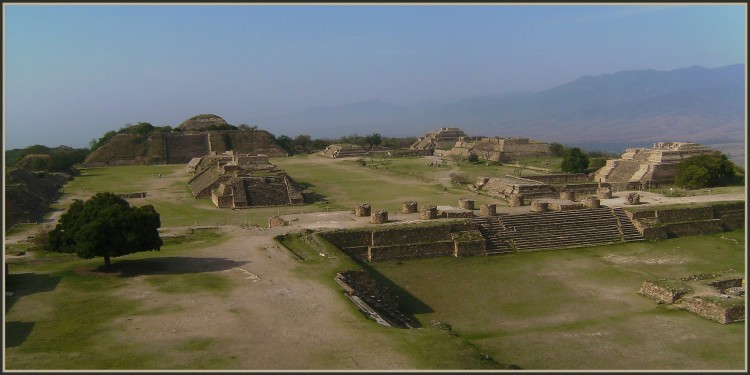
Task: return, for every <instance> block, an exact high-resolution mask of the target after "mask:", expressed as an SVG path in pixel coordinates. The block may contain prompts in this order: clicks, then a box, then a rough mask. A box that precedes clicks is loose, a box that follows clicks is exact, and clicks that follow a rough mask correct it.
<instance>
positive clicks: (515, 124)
mask: <svg viewBox="0 0 750 375" xmlns="http://www.w3.org/2000/svg"><path fill="white" fill-rule="evenodd" d="M745 92H746V88H745V65H744V64H735V65H728V66H724V67H719V68H712V69H708V68H704V67H700V66H692V67H689V68H683V69H676V70H670V71H657V70H629V71H623V72H619V73H613V74H605V75H598V76H583V77H580V78H578V79H576V80H574V81H571V82H568V83H565V84H562V85H560V86H557V87H554V88H551V89H549V90H546V91H540V92H517V93H507V94H497V95H487V96H477V97H471V98H467V99H461V100H454V101H438V100H429V101H424V102H421V103H418V104H415V105H411V106H403V105H396V104H391V103H388V102H386V101H383V100H380V99H372V100H367V101H361V102H356V103H348V104H343V105H340V106H329V107H315V108H309V109H305V110H302V111H299V112H297V113H293V114H290V115H284V116H273V117H257V118H252V119H251V123H254V124H258V125H259V126H260V127H262V128H265V129H273V130H272V131H273V133H274V134H275V135H277V136H278V135H282V134H284V135H289V136H295V135H299V134H307V135H310V136H312V137H313V138H338V137H340V136H342V135H352V134H360V135H365V134H372V133H379V134H381V135H383V136H390V137H405V136H415V137H416V136H422V135H424V133H426V132H428V131H433V130H436V129H438V128H440V127H459V128H461V129H462V130H463V131H464V132H465V133H466V134H467V135H470V136H488V137H496V136H497V137H529V138H532V139H537V140H542V141H547V142H559V143H562V144H565V145H575V146H579V147H583V148H585V149H588V150H599V151H606V152H621V151H623V150H624V148H626V147H649V146H651V145H652V144H653V143H654V142H661V141H679V142H698V143H702V144H705V145H724V144H733V145H734V148H733V149H734V150H735V152H736V150H737V145H738V144H744V140H745ZM730 156H734V157H733V159H736V156H737V155H730ZM742 158H743V159H744V155H743V157H742Z"/></svg>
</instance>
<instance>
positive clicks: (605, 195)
mask: <svg viewBox="0 0 750 375" xmlns="http://www.w3.org/2000/svg"><path fill="white" fill-rule="evenodd" d="M596 196H597V197H599V199H612V189H610V188H605V187H603V188H598V189H596Z"/></svg>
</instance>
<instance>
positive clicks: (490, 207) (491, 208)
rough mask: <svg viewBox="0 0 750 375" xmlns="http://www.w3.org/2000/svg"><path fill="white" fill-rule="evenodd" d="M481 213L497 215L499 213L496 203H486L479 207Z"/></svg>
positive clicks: (483, 214)
mask: <svg viewBox="0 0 750 375" xmlns="http://www.w3.org/2000/svg"><path fill="white" fill-rule="evenodd" d="M479 214H480V215H482V216H495V215H496V214H497V206H496V205H495V204H494V203H486V204H483V205H481V206H480V207H479Z"/></svg>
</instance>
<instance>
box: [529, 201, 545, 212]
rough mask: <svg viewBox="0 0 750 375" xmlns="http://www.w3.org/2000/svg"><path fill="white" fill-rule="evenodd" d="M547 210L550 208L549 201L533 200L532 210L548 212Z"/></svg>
mask: <svg viewBox="0 0 750 375" xmlns="http://www.w3.org/2000/svg"><path fill="white" fill-rule="evenodd" d="M547 210H549V202H544V201H533V202H531V211H532V212H547Z"/></svg>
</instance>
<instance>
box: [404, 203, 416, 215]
mask: <svg viewBox="0 0 750 375" xmlns="http://www.w3.org/2000/svg"><path fill="white" fill-rule="evenodd" d="M415 212H417V202H414V201H409V202H404V204H403V205H402V206H401V213H402V214H413V213H415Z"/></svg>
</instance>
